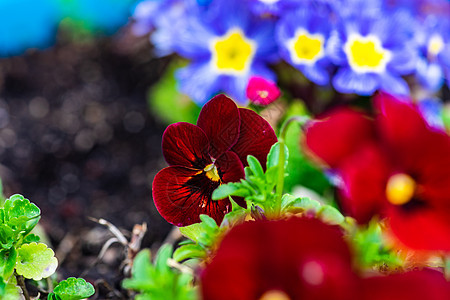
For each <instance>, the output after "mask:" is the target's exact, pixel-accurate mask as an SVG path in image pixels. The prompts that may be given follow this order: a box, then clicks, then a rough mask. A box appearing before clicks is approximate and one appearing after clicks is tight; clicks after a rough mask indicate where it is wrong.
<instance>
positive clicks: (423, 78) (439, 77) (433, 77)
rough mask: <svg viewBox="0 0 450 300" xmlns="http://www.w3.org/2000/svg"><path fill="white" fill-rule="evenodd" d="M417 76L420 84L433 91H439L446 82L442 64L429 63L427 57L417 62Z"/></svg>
mask: <svg viewBox="0 0 450 300" xmlns="http://www.w3.org/2000/svg"><path fill="white" fill-rule="evenodd" d="M416 76H417V79H418V81H419V82H420V84H422V85H423V86H424V87H425V88H426V89H427V90H430V91H432V92H435V91H437V90H438V89H440V88H441V86H442V85H443V84H444V73H443V72H442V68H441V66H439V65H438V64H436V63H428V62H427V61H426V59H425V58H422V59H420V60H418V62H417V66H416Z"/></svg>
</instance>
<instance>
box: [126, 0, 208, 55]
mask: <svg viewBox="0 0 450 300" xmlns="http://www.w3.org/2000/svg"><path fill="white" fill-rule="evenodd" d="M202 6H206V4H204V3H202V4H200V3H198V2H197V1H195V0H145V1H142V2H139V3H138V4H137V5H136V7H135V9H134V13H133V19H134V21H135V22H134V23H133V25H132V30H133V33H134V34H135V35H138V36H140V35H145V34H148V33H150V32H151V33H152V34H151V36H150V42H151V43H152V45H154V47H155V54H156V55H158V56H165V55H169V54H172V53H173V52H174V44H175V42H176V40H177V39H178V35H179V32H180V28H184V27H185V26H186V23H187V19H188V16H187V15H186V14H187V12H188V11H189V12H190V13H192V12H193V11H196V10H201V9H202Z"/></svg>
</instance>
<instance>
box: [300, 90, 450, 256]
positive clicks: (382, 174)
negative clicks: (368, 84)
mask: <svg viewBox="0 0 450 300" xmlns="http://www.w3.org/2000/svg"><path fill="white" fill-rule="evenodd" d="M374 103H375V108H376V110H377V113H376V115H375V117H374V118H372V119H370V118H369V117H368V116H366V115H364V114H363V113H360V112H356V111H353V110H350V109H338V110H336V111H333V112H331V113H329V114H328V115H326V116H324V117H323V118H321V119H319V120H317V121H314V122H313V123H312V124H311V125H310V126H309V128H308V129H307V131H306V134H305V143H306V145H307V147H308V148H309V150H310V151H311V152H313V154H315V155H316V156H317V157H318V158H320V159H321V160H322V161H323V162H324V163H326V164H327V165H328V166H329V167H331V168H332V169H334V170H335V171H336V172H337V174H338V175H339V176H340V177H341V179H342V185H341V186H340V187H339V193H340V198H341V204H342V206H343V208H344V210H345V211H347V212H348V213H349V214H350V215H352V216H353V217H355V218H356V219H357V220H358V221H359V222H360V223H364V222H367V221H368V220H369V219H370V218H371V217H372V216H373V215H375V214H381V215H383V216H386V217H387V218H388V220H389V221H390V222H389V224H390V228H391V230H392V232H393V233H394V235H395V236H396V237H397V238H398V239H399V240H400V241H401V242H402V243H403V244H404V245H405V246H407V247H410V248H413V249H417V250H444V251H450V136H449V135H448V134H446V133H445V132H443V131H439V130H438V129H435V128H432V127H430V126H429V125H428V124H427V122H426V121H425V119H424V118H423V116H422V115H421V114H420V112H419V110H418V108H417V107H416V106H415V105H414V104H411V103H407V102H405V101H400V100H398V99H395V98H393V97H392V96H389V95H387V94H380V95H378V96H377V97H376V99H375V100H374Z"/></svg>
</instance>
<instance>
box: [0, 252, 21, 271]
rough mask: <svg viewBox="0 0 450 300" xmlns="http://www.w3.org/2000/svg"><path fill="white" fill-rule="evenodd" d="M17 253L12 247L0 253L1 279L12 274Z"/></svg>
mask: <svg viewBox="0 0 450 300" xmlns="http://www.w3.org/2000/svg"><path fill="white" fill-rule="evenodd" d="M16 259H17V251H16V249H15V248H14V247H13V248H11V249H5V250H2V251H0V275H1V276H2V277H3V278H9V277H11V275H12V274H13V272H14V267H15V266H16Z"/></svg>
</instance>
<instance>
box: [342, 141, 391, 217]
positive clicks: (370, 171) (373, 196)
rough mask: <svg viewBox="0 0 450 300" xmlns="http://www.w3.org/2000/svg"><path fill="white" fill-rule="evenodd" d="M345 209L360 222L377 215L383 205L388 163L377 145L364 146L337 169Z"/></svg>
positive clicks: (388, 172) (388, 171) (368, 144)
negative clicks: (340, 179) (340, 178)
mask: <svg viewBox="0 0 450 300" xmlns="http://www.w3.org/2000/svg"><path fill="white" fill-rule="evenodd" d="M339 172H340V175H341V176H342V187H340V195H341V200H342V206H343V208H344V210H345V211H346V212H347V213H348V214H350V215H351V216H352V217H354V218H355V219H356V220H357V221H358V222H360V223H366V222H367V221H369V220H370V219H371V218H372V217H373V216H374V215H375V214H380V213H381V212H382V210H383V208H384V205H385V202H386V182H387V180H388V176H389V174H390V168H389V164H388V162H386V160H385V157H384V155H383V153H382V152H381V150H380V149H379V148H378V147H377V145H376V144H372V143H367V144H365V145H364V146H360V148H359V151H357V152H356V153H354V154H353V155H351V156H349V157H348V158H347V159H346V160H345V161H344V162H343V163H341V168H340V169H339Z"/></svg>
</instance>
